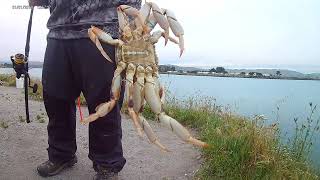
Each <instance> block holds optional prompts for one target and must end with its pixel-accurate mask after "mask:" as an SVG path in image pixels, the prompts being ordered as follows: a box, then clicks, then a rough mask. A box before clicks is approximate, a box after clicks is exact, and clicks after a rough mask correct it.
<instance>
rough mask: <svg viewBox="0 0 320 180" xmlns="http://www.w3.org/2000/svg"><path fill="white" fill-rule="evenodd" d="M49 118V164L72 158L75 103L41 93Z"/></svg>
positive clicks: (73, 152)
mask: <svg viewBox="0 0 320 180" xmlns="http://www.w3.org/2000/svg"><path fill="white" fill-rule="evenodd" d="M43 98H44V104H45V108H46V111H47V114H48V117H49V123H48V126H47V130H48V144H49V147H48V149H47V150H48V156H49V160H50V161H51V162H61V161H66V160H69V159H71V158H72V157H74V155H75V152H76V150H77V145H76V108H75V101H70V100H63V99H59V98H56V97H54V96H50V95H48V94H47V93H46V92H45V91H44V92H43Z"/></svg>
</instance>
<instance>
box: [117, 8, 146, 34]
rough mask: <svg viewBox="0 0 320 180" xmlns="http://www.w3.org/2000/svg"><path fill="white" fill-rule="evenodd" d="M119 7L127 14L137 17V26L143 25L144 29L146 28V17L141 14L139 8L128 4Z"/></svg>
mask: <svg viewBox="0 0 320 180" xmlns="http://www.w3.org/2000/svg"><path fill="white" fill-rule="evenodd" d="M118 9H119V10H121V11H122V12H124V13H125V14H126V15H129V16H132V17H134V18H136V19H137V21H135V22H136V27H142V29H145V25H144V18H143V17H142V15H141V14H140V12H139V10H137V9H136V8H133V7H131V6H128V5H120V6H119V7H118Z"/></svg>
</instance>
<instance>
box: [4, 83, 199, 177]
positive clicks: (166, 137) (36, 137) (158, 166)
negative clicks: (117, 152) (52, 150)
mask: <svg viewBox="0 0 320 180" xmlns="http://www.w3.org/2000/svg"><path fill="white" fill-rule="evenodd" d="M0 102H1V103H0V180H11V179H12V180H20V179H21V180H25V179H28V180H29V179H30V180H37V179H42V178H41V177H40V176H38V175H37V173H36V170H35V167H36V166H37V165H38V164H40V163H42V162H43V161H45V160H47V151H46V148H47V131H46V125H47V122H48V119H47V116H46V114H45V108H44V106H43V103H42V102H36V101H30V117H31V120H32V122H31V123H30V124H27V123H25V122H20V119H21V118H24V117H25V115H24V114H25V112H24V111H25V110H24V96H23V92H22V90H20V89H16V88H11V87H3V86H0ZM83 109H84V110H83V112H85V113H86V114H87V110H86V108H85V107H83ZM39 119H40V120H39ZM42 121H44V122H42ZM3 122H4V123H5V124H7V125H8V127H7V128H3V127H1V123H3ZM150 124H151V126H152V127H153V129H154V130H155V131H156V133H157V135H158V136H159V138H160V139H161V142H162V143H163V144H164V145H166V146H167V147H168V148H169V149H170V150H171V151H172V152H169V153H163V152H161V151H160V150H159V149H158V148H157V147H156V146H154V145H151V144H150V143H149V142H148V140H147V138H146V137H144V139H142V140H141V139H140V138H139V137H138V136H137V134H136V132H135V130H134V129H133V125H132V123H131V121H129V120H128V119H127V118H126V117H124V118H123V122H122V126H123V148H124V154H125V157H126V159H127V164H126V166H125V167H124V169H123V170H122V171H121V173H120V179H123V180H126V179H130V180H136V179H148V180H149V179H152V180H153V179H155V180H156V179H161V180H164V179H165V180H168V179H192V177H193V175H194V172H196V170H197V169H199V166H200V164H201V154H200V152H199V149H197V148H195V147H193V146H191V145H189V144H185V143H183V142H182V141H181V140H180V139H178V138H177V137H176V136H175V135H174V134H172V133H171V131H169V130H167V129H166V128H165V127H162V126H161V125H159V124H158V123H150ZM77 144H78V151H77V156H78V163H77V164H76V165H75V166H74V167H73V168H71V169H68V170H65V171H64V172H62V174H60V175H57V176H55V177H51V178H47V179H49V180H58V179H59V180H60V179H70V180H71V179H92V176H93V175H94V171H93V169H92V163H91V161H90V160H89V159H88V157H87V154H88V128H87V126H83V125H80V124H78V125H77Z"/></svg>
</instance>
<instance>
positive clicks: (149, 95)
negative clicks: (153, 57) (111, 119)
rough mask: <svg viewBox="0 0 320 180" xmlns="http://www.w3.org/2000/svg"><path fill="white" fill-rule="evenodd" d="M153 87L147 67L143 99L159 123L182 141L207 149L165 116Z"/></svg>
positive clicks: (184, 129)
mask: <svg viewBox="0 0 320 180" xmlns="http://www.w3.org/2000/svg"><path fill="white" fill-rule="evenodd" d="M154 85H155V82H154V79H153V77H152V68H151V67H148V68H147V69H146V84H145V98H146V100H147V102H148V104H149V105H150V107H151V109H152V111H153V112H154V113H156V115H157V116H158V117H159V120H160V122H162V123H163V124H165V125H166V126H167V127H168V128H169V129H171V130H172V131H173V132H174V133H175V134H176V135H177V136H178V137H180V138H181V139H182V140H183V141H185V142H188V143H191V144H194V145H197V146H200V147H208V144H207V143H205V142H202V141H200V140H198V139H195V138H193V137H192V136H191V134H190V133H189V131H188V130H187V129H186V128H185V127H183V126H182V125H181V124H180V123H179V122H178V121H176V120H175V119H173V118H171V117H170V116H168V115H166V114H165V112H163V109H162V106H161V100H160V97H159V95H158V94H156V93H155V90H154V88H155V87H154Z"/></svg>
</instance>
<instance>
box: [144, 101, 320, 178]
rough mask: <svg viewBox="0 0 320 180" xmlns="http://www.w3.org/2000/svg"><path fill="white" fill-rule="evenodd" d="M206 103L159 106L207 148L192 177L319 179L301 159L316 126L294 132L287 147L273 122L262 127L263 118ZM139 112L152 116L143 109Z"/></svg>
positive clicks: (175, 103) (209, 102) (185, 102)
mask: <svg viewBox="0 0 320 180" xmlns="http://www.w3.org/2000/svg"><path fill="white" fill-rule="evenodd" d="M210 99H212V98H208V97H207V98H203V99H201V100H200V101H199V99H195V98H190V99H189V100H187V101H183V102H180V101H177V100H176V99H171V100H169V102H168V104H167V105H166V107H165V109H166V112H167V114H168V115H170V116H172V117H174V118H175V119H177V120H178V121H180V122H181V123H182V124H184V125H186V126H189V127H191V128H196V129H197V130H198V132H199V136H200V139H201V140H203V141H206V142H208V143H209V144H210V147H209V148H207V149H203V157H204V164H203V166H202V168H201V169H200V170H199V172H198V173H197V175H196V178H197V179H319V172H315V170H314V169H312V167H311V165H310V163H309V161H308V160H307V159H308V158H307V156H308V154H309V152H310V146H306V145H307V144H308V145H310V144H311V143H312V136H313V135H312V133H315V131H317V130H319V123H318V124H313V125H314V126H311V124H310V123H309V124H310V128H309V126H308V125H305V126H306V128H302V129H303V130H302V129H301V128H300V129H299V128H298V129H297V134H296V136H295V137H293V138H292V139H291V141H290V142H291V143H290V142H288V143H283V142H281V141H280V139H281V138H280V131H279V128H278V125H277V124H272V125H266V124H265V123H264V117H263V116H255V117H254V118H253V119H246V118H243V117H239V116H234V115H232V114H230V113H228V112H224V111H223V109H222V108H221V107H219V106H217V105H215V103H214V100H210ZM143 114H144V116H146V117H147V118H151V119H154V118H155V117H154V114H153V113H152V112H151V110H150V108H149V107H148V106H147V107H146V108H145V111H144V113H143ZM311 117H312V116H311ZM310 119H311V118H310ZM309 122H311V120H310V121H309ZM313 122H314V121H313ZM301 127H302V126H301ZM312 127H313V128H312ZM308 129H309V130H308ZM311 131H312V133H310V132H311ZM297 145H298V146H297Z"/></svg>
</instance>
